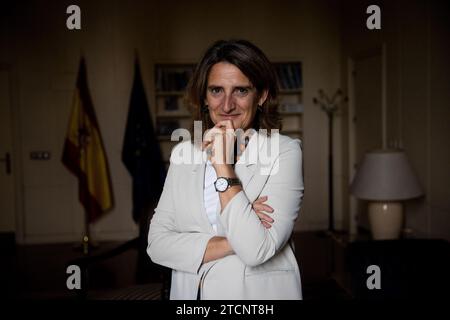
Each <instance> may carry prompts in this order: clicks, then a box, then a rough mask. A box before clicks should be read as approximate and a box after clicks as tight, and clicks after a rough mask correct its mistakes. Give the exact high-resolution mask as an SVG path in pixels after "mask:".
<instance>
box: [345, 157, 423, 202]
mask: <svg viewBox="0 0 450 320" xmlns="http://www.w3.org/2000/svg"><path fill="white" fill-rule="evenodd" d="M350 191H351V193H353V194H354V195H355V196H356V197H357V198H360V199H364V200H372V201H399V200H406V199H412V198H416V197H418V196H420V195H422V194H423V192H422V188H421V186H420V184H419V182H418V180H417V178H416V175H415V174H414V172H413V170H412V168H411V165H410V164H409V162H408V159H407V158H406V155H405V153H404V152H402V151H400V150H389V149H386V150H375V151H372V152H369V153H367V154H366V155H365V156H364V158H363V161H362V162H361V164H360V166H359V168H358V170H357V172H356V175H355V177H354V179H353V182H352V184H351V187H350Z"/></svg>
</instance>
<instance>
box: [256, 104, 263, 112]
mask: <svg viewBox="0 0 450 320" xmlns="http://www.w3.org/2000/svg"><path fill="white" fill-rule="evenodd" d="M257 109H258V111H259V112H263V108H262V105H260V104H258V108H257Z"/></svg>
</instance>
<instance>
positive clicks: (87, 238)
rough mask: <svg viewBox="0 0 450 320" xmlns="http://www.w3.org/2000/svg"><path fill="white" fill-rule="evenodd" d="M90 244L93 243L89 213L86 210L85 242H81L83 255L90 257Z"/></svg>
mask: <svg viewBox="0 0 450 320" xmlns="http://www.w3.org/2000/svg"><path fill="white" fill-rule="evenodd" d="M90 243H91V232H90V228H89V219H88V213H87V211H86V210H85V215H84V236H83V240H82V242H81V245H82V247H83V254H84V255H89V253H90Z"/></svg>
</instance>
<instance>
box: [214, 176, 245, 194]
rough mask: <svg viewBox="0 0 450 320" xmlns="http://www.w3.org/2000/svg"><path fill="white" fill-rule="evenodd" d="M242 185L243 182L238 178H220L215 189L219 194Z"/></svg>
mask: <svg viewBox="0 0 450 320" xmlns="http://www.w3.org/2000/svg"><path fill="white" fill-rule="evenodd" d="M241 185H242V184H241V180H239V179H238V178H226V177H218V178H217V180H216V182H214V187H215V188H216V191H217V192H225V191H227V190H228V188H230V187H232V186H241Z"/></svg>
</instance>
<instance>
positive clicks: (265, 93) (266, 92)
mask: <svg viewBox="0 0 450 320" xmlns="http://www.w3.org/2000/svg"><path fill="white" fill-rule="evenodd" d="M268 95H269V90H264V91H263V92H262V93H261V96H260V97H259V100H258V105H259V106H262V105H263V104H264V102H266V100H267V96H268Z"/></svg>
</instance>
